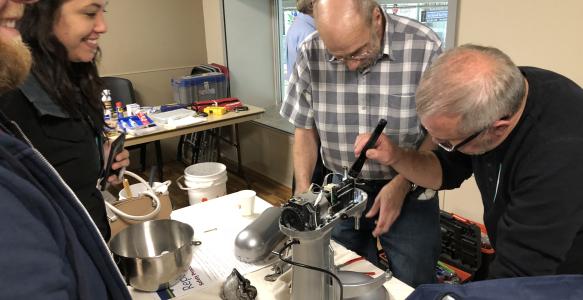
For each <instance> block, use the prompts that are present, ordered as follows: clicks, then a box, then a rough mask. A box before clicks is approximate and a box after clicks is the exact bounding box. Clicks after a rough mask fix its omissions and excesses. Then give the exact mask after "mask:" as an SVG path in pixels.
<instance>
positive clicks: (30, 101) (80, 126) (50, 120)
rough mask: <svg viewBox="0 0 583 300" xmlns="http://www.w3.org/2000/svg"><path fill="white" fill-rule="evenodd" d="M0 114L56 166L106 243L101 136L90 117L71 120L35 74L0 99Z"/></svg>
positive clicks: (107, 226) (107, 234)
mask: <svg viewBox="0 0 583 300" xmlns="http://www.w3.org/2000/svg"><path fill="white" fill-rule="evenodd" d="M0 111H2V112H3V113H4V114H5V115H6V116H7V117H8V118H9V119H10V120H13V121H14V122H16V123H17V124H18V126H19V127H20V128H21V129H22V131H23V132H24V134H25V135H26V136H27V137H28V139H29V140H30V142H31V143H32V145H34V147H35V148H36V149H38V150H39V151H40V152H41V153H42V155H43V156H44V157H45V158H46V159H47V160H48V161H49V162H50V163H51V165H53V166H54V167H55V169H56V170H57V171H58V172H59V174H60V175H61V177H63V179H64V180H65V182H66V183H67V185H69V186H70V187H71V189H73V191H74V192H75V194H76V195H77V197H78V198H79V200H81V203H83V205H84V206H85V208H86V209H87V211H88V212H89V214H90V215H91V218H92V219H93V221H94V222H95V224H96V225H97V227H98V228H99V231H100V232H101V234H102V235H103V236H104V238H105V239H106V240H108V239H109V236H110V230H109V223H108V221H107V215H106V211H105V204H104V203H103V197H102V195H101V193H100V192H99V190H98V189H97V188H96V184H97V179H98V177H99V174H100V171H101V165H102V163H101V151H102V150H101V147H102V146H101V145H102V143H101V141H102V139H101V137H100V134H99V132H96V130H95V129H93V128H92V126H91V125H89V122H88V121H86V119H87V118H83V117H82V116H74V117H71V116H70V115H69V114H68V113H67V112H65V111H63V110H62V109H61V108H60V107H59V106H58V105H57V104H56V103H55V102H54V101H53V100H52V99H51V98H50V97H49V95H48V94H47V93H46V92H45V91H44V89H43V88H42V87H41V85H40V84H39V82H38V81H37V80H36V78H35V77H34V76H33V75H30V76H29V77H28V79H27V80H26V82H25V83H24V84H23V85H22V86H21V87H20V88H19V89H17V90H14V91H11V92H9V93H6V94H4V95H3V96H2V98H1V99H0Z"/></svg>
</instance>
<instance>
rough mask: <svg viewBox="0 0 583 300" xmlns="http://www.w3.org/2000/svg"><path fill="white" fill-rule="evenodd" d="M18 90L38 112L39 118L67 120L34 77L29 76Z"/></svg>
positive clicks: (64, 113)
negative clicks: (52, 117)
mask: <svg viewBox="0 0 583 300" xmlns="http://www.w3.org/2000/svg"><path fill="white" fill-rule="evenodd" d="M20 90H21V91H22V93H23V94H24V95H25V96H26V98H27V99H28V101H30V103H32V105H33V106H34V107H35V108H36V109H37V110H38V112H39V114H40V115H41V116H43V115H50V116H54V117H60V118H69V117H70V116H69V114H68V113H67V112H66V111H64V110H63V109H61V107H60V106H58V105H57V104H56V103H55V102H54V101H53V100H52V99H51V97H50V96H49V94H48V93H47V92H46V91H45V89H44V88H43V87H42V86H41V84H40V82H39V81H38V80H37V79H36V77H35V76H34V75H32V74H31V75H29V76H28V78H26V80H25V81H24V83H23V84H22V85H21V86H20Z"/></svg>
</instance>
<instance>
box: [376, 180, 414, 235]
mask: <svg viewBox="0 0 583 300" xmlns="http://www.w3.org/2000/svg"><path fill="white" fill-rule="evenodd" d="M408 192H409V183H408V182H407V181H406V180H405V179H404V178H402V177H401V176H397V177H395V178H394V179H393V180H391V181H389V183H387V184H386V185H385V186H384V187H383V188H382V189H381V190H380V192H379V194H378V195H377V197H376V199H375V200H374V204H373V205H372V207H371V208H370V210H369V211H368V213H367V214H366V217H367V218H372V217H374V216H376V215H377V214H378V215H379V218H378V220H377V223H376V227H375V229H374V230H373V232H372V235H373V236H375V237H378V236H380V235H381V234H383V233H385V232H387V231H389V229H390V228H391V225H393V223H394V222H395V220H397V218H398V217H399V215H400V214H401V207H403V202H404V201H405V197H406V196H407V193H408Z"/></svg>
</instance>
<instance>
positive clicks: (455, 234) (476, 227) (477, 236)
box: [439, 211, 494, 282]
mask: <svg viewBox="0 0 583 300" xmlns="http://www.w3.org/2000/svg"><path fill="white" fill-rule="evenodd" d="M439 224H440V227H441V254H440V255H439V260H440V261H441V262H444V263H446V264H447V265H448V266H451V267H453V269H454V270H455V269H458V270H461V271H463V272H465V273H467V275H465V274H458V277H460V279H461V282H466V281H470V280H479V279H483V277H484V276H485V275H486V273H487V265H488V263H489V261H490V260H491V258H492V257H493V253H494V250H493V249H492V248H491V246H490V245H489V241H488V238H487V235H486V232H485V229H484V227H483V225H481V224H477V223H475V222H472V221H470V220H468V219H465V218H463V217H460V216H458V215H456V214H452V213H449V212H446V211H440V216H439ZM456 271H457V270H456Z"/></svg>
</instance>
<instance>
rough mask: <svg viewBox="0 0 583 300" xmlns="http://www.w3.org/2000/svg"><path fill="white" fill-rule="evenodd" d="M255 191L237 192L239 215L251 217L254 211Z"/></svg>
mask: <svg viewBox="0 0 583 300" xmlns="http://www.w3.org/2000/svg"><path fill="white" fill-rule="evenodd" d="M255 196H256V193H255V191H252V190H242V191H240V192H239V210H240V211H241V215H242V216H244V217H246V216H252V215H253V211H254V210H255Z"/></svg>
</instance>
